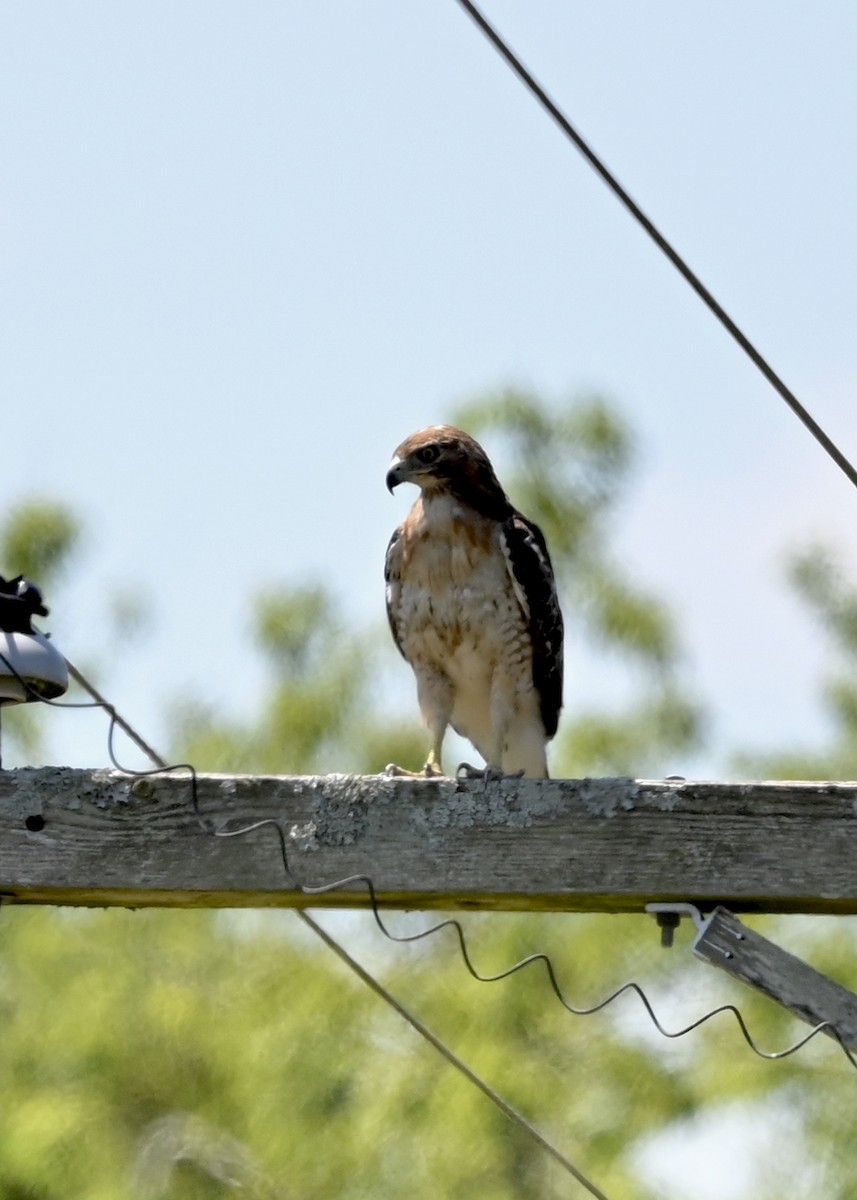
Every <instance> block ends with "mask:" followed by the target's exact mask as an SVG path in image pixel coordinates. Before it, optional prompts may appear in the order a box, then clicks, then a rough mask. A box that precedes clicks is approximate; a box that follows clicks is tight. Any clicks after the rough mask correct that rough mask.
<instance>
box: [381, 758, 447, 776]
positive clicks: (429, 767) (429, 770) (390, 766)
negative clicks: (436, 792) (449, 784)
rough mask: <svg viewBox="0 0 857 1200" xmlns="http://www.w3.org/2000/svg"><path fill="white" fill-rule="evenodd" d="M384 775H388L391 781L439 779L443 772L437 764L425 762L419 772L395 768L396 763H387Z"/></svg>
mask: <svg viewBox="0 0 857 1200" xmlns="http://www.w3.org/2000/svg"><path fill="white" fill-rule="evenodd" d="M384 774H385V775H389V776H390V777H391V778H392V779H439V778H440V776H442V775H443V771H442V770H441V768H440V767H439V766H438V764H437V763H433V762H427V763H426V764H425V766H424V767H423V769H422V770H421V771H409V770H408V769H407V768H406V767H400V766H397V765H396V763H387V765H386V767H385V768H384Z"/></svg>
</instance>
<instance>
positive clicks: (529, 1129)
mask: <svg viewBox="0 0 857 1200" xmlns="http://www.w3.org/2000/svg"><path fill="white" fill-rule="evenodd" d="M295 915H296V916H298V917H300V919H301V920H302V921H303V923H304V924H305V925H306V926H307V927H308V928H309V929H311V930H312V931H313V933H314V934H316V936H317V937H319V938H321V940H322V941H323V942H324V944H325V945H326V946H327V947H328V948H329V949H330V950H332V951H333V953H334V954H336V955H337V956H338V957H339V958H340V959H342V961H343V962H344V963H345V964H346V965H347V966H348V967H350V969H351V970H352V971H353V972H354V973H355V975H357V976H358V978H360V979H362V980H363V982H364V983H365V984H366V985H367V987H370V988H371V989H372V991H373V992H375V994H376V995H377V996H380V997H381V999H382V1000H383V1001H384V1002H385V1003H386V1004H389V1006H390V1007H391V1008H392V1009H394V1010H395V1011H396V1012H397V1013H398V1014H399V1016H400V1017H403V1018H404V1020H406V1021H407V1022H408V1024H409V1025H410V1026H411V1028H412V1029H415V1030H416V1031H417V1033H418V1034H419V1035H420V1036H421V1037H423V1038H425V1040H426V1041H427V1042H428V1043H429V1045H431V1046H433V1047H434V1048H435V1050H437V1052H438V1053H439V1054H441V1055H442V1056H443V1057H444V1058H445V1059H446V1061H447V1062H448V1063H450V1064H451V1065H452V1066H453V1067H455V1069H456V1070H457V1071H460V1072H461V1074H462V1075H463V1076H464V1078H465V1079H467V1080H469V1081H470V1083H472V1084H473V1086H474V1087H477V1088H478V1089H479V1091H480V1092H482V1094H483V1096H487V1097H488V1099H489V1100H490V1101H491V1103H492V1104H494V1105H496V1106H497V1108H499V1109H500V1112H502V1113H503V1114H504V1116H507V1117H508V1118H509V1120H510V1121H513V1122H514V1123H515V1124H516V1125H517V1126H518V1128H519V1129H522V1130H523V1131H524V1132H525V1133H527V1134H528V1135H529V1136H530V1137H531V1138H532V1139H533V1140H534V1141H535V1142H536V1143H537V1145H539V1146H540V1147H541V1149H542V1150H544V1151H545V1153H547V1154H549V1155H550V1157H551V1158H553V1159H554V1161H555V1162H558V1163H559V1165H560V1166H561V1167H564V1168H565V1170H566V1171H568V1173H569V1175H571V1176H572V1178H574V1179H576V1180H577V1182H578V1183H579V1184H580V1185H581V1187H584V1188H585V1189H586V1190H587V1192H589V1194H590V1196H594V1197H595V1198H596V1200H608V1197H607V1196H606V1195H605V1193H604V1192H602V1191H601V1189H600V1188H599V1187H598V1186H597V1185H596V1184H594V1183H593V1182H592V1180H591V1179H589V1178H588V1177H587V1176H586V1175H584V1174H583V1172H582V1171H581V1170H580V1169H579V1168H578V1167H576V1166H575V1165H574V1163H573V1162H572V1161H571V1160H570V1159H568V1158H566V1156H565V1155H564V1154H563V1153H562V1151H561V1150H558V1149H557V1147H556V1146H554V1144H553V1142H549V1141H548V1139H547V1138H546V1137H545V1136H544V1134H543V1133H541V1132H540V1131H539V1130H538V1129H537V1128H536V1127H535V1125H532V1124H531V1123H530V1122H529V1121H528V1120H527V1118H526V1117H525V1116H524V1115H523V1113H521V1112H519V1111H518V1109H517V1108H514V1107H513V1106H512V1105H511V1104H510V1103H509V1102H508V1100H505V1099H504V1098H503V1097H502V1096H501V1095H500V1093H499V1092H497V1091H495V1090H494V1088H492V1087H491V1085H490V1084H489V1083H486V1081H485V1080H484V1079H483V1078H482V1077H481V1076H480V1075H477V1074H476V1072H475V1071H474V1070H473V1069H472V1067H469V1066H468V1065H467V1063H466V1062H464V1060H463V1059H461V1058H459V1057H458V1055H457V1054H456V1053H455V1051H454V1050H451V1049H450V1047H449V1046H447V1044H446V1043H445V1042H443V1041H441V1039H440V1038H439V1037H438V1036H437V1035H436V1034H434V1033H432V1031H431V1029H429V1027H428V1026H427V1025H424V1024H423V1022H422V1021H421V1020H420V1019H419V1017H417V1016H415V1014H414V1013H412V1012H411V1011H410V1009H408V1008H406V1007H405V1005H404V1004H402V1002H401V1001H400V1000H398V999H397V998H396V997H395V996H394V995H393V994H392V992H390V991H388V990H387V988H385V987H384V985H383V984H382V983H380V982H379V980H377V979H376V978H375V976H374V975H370V973H369V972H368V971H367V970H366V968H365V967H363V966H361V965H360V963H359V962H357V960H356V959H355V958H352V957H351V955H350V954H349V953H348V951H347V950H346V949H345V947H344V946H342V945H341V944H340V943H339V942H337V941H336V939H335V938H333V937H332V936H331V935H330V934H329V933H328V932H327V930H326V929H324V928H323V927H322V926H321V925H319V924H318V923H317V922H316V921H314V920H313V918H312V917H311V916H310V915H309V913H307V912H305V911H304V910H303V909H296V910H295Z"/></svg>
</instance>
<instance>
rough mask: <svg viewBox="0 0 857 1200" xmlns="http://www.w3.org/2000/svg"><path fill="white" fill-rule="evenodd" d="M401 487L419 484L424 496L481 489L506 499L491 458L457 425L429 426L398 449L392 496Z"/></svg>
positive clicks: (393, 465)
mask: <svg viewBox="0 0 857 1200" xmlns="http://www.w3.org/2000/svg"><path fill="white" fill-rule="evenodd" d="M400 483H415V484H416V485H417V487H419V488H421V489H422V490H423V491H424V492H441V491H450V492H455V493H458V494H460V493H461V492H462V491H465V492H466V491H469V490H470V489H473V488H475V489H478V490H479V491H481V492H485V491H493V492H496V493H499V495H500V496H502V497H503V498H504V499H505V495H504V493H503V489H502V488H501V487H500V484H499V482H498V480H497V476H496V475H495V474H494V468H493V467H492V466H491V461H490V459H489V458H488V455H487V454H486V453H485V451H484V450H483V449H482V447H481V446H480V445H479V443H478V442H477V441H476V439H475V438H472V437H471V436H470V434H469V433H465V432H464V430H463V429H456V428H455V426H454V425H429V427H428V428H427V429H420V430H419V431H418V432H417V433H412V434H411V436H410V437H407V438H405V440H404V441H403V442H402V443H401V445H400V446H397V447H396V450H395V452H394V454H393V461H392V462H391V463H390V469H389V471H388V472H387V487H388V488H389V490H390V491H391V492H392V491H393V489H394V488H395V487H398V485H399V484H400Z"/></svg>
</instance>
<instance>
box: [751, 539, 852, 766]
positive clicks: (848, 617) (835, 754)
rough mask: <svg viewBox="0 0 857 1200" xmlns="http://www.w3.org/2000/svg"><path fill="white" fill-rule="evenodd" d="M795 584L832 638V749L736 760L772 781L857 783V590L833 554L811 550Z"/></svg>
mask: <svg viewBox="0 0 857 1200" xmlns="http://www.w3.org/2000/svg"><path fill="white" fill-rule="evenodd" d="M788 574H789V579H790V582H791V583H792V585H793V587H794V588H795V590H796V591H797V593H798V595H799V596H800V597H801V598H802V599H803V600H804V601H805V603H806V604H807V606H808V607H809V609H810V610H811V611H812V612H813V614H814V615H815V617H816V619H817V620H818V621H819V622H820V623H821V625H822V627H823V628H824V630H825V632H826V633H827V634H828V636H829V638H830V640H831V642H832V644H833V650H834V658H835V662H836V674H834V675H832V676H829V677H827V678H825V679H823V680H822V681H821V685H820V696H821V701H822V704H823V706H824V709H825V711H826V712H827V715H828V717H829V718H830V726H831V737H830V743H829V745H828V746H826V747H823V748H821V749H819V748H808V747H807V748H801V747H790V748H789V749H788V750H784V751H779V752H776V751H775V752H773V753H768V754H763V755H760V754H758V753H755V754H752V753H747V752H746V751H745V752H744V753H743V754H741V755H739V756H737V757H736V762H737V763H738V765H739V767H740V769H741V770H742V771H744V772H746V773H747V774H750V775H756V776H765V777H767V778H771V779H855V778H857V586H855V585H854V584H852V583H850V582H849V581H848V580H847V578H846V577H845V575H844V573H843V571H842V570H841V568H840V566H839V565H838V564H837V562H836V559H835V558H834V556H833V554H832V552H831V551H830V549H828V548H826V547H823V546H810V547H809V548H807V549H805V550H803V551H801V552H800V553H798V554H796V555H795V556H794V557H793V558H792V560H791V562H790V564H789V572H788Z"/></svg>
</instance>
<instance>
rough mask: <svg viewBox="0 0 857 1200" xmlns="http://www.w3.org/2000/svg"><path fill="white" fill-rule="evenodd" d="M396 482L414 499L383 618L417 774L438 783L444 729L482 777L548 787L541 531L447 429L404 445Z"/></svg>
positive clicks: (549, 600)
mask: <svg viewBox="0 0 857 1200" xmlns="http://www.w3.org/2000/svg"><path fill="white" fill-rule="evenodd" d="M400 483H415V484H416V485H417V487H418V488H419V489H420V494H419V496H418V497H417V499H416V501H415V503H414V506H413V508H412V509H411V511H410V512H409V513H408V515H407V517H406V518H405V520H404V521H403V523H402V524H401V525H400V526H399V528H398V529H397V530H396V531H395V533H394V534H393V536H392V538H391V539H390V544H389V546H388V547H387V560H386V571H385V577H386V581H387V615H388V617H389V620H390V628H391V630H392V632H393V637H394V639H395V642H396V645H397V646H398V647H399V650H400V651H401V653H402V655H403V656H404V658H405V659H406V660H407V661H408V662H409V663H410V664H411V666H412V667H413V669H414V674H415V675H416V679H417V696H418V699H419V705H420V711H421V713H422V717H423V720H424V721H425V723H426V725H427V726H428V729H429V731H430V733H431V749H430V752H429V757H428V761H427V762H426V764H425V768H424V771H425V774H427V775H435V774H441V760H440V756H441V747H442V745H443V738H444V734H445V732H446V728H447V726H448V725H451V726H452V727H453V729H454V730H455V731H456V733H460V734H462V735H463V736H464V737H466V738H468V739H469V740H470V741H471V742H472V743H473V745H474V746H475V747H476V749H477V750H478V751H479V753H480V754H481V755H482V757H483V758H484V759H485V762H486V764H487V768H486V771H487V773H489V774H497V773H499V774H515V773H521V772H523V774H525V775H534V776H536V777H538V778H546V777H547V773H548V771H547V757H546V753H545V746H546V743H547V742H548V741H549V740H550V739H551V738H552V737H553V735H554V734H555V733H556V728H557V722H558V720H559V711H560V708H561V707H562V637H563V626H562V614H561V613H560V609H559V602H558V600H557V594H556V584H555V582H554V576H553V569H552V567H551V561H550V555H549V554H548V549H547V546H546V545H545V539H544V537H543V536H542V532H541V530H540V529H539V528H538V526H537V525H534V524H533V522H532V521H528V520H527V518H526V517H524V516H522V515H521V514H520V513H519V512H517V511H516V510H515V509H514V508H513V507H512V504H511V502H510V501H509V498H508V496H507V495H506V493H505V492H504V491H503V488H502V487H501V486H500V483H499V481H498V479H497V476H496V475H495V474H494V468H493V467H492V466H491V463H490V461H489V459H488V456H487V454H486V453H485V451H484V450H483V449H482V447H481V446H480V445H479V443H478V442H477V441H475V440H474V439H473V438H472V437H470V435H469V434H467V433H464V432H463V431H462V430H461V429H456V428H455V427H454V426H452V425H431V426H429V428H428V429H421V430H420V431H419V432H418V433H414V434H412V435H411V436H410V437H409V438H406V439H405V441H403V442H402V444H401V445H400V446H399V447H398V449H397V450H396V452H395V454H394V455H393V461H392V463H391V464H390V469H389V471H388V472H387V487H388V488H389V489H390V491H391V492H392V491H393V489H394V488H395V487H396V486H397V485H398V484H400ZM394 769H395V768H394Z"/></svg>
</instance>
